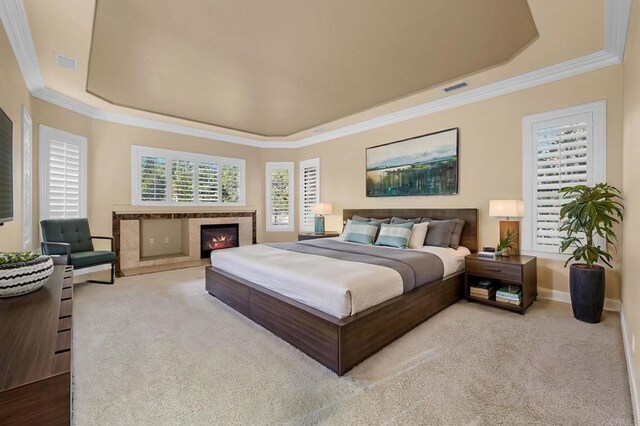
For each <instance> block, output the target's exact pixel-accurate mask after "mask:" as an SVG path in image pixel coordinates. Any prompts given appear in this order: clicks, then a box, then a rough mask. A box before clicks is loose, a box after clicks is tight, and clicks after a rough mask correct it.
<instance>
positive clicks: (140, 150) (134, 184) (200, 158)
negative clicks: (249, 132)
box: [131, 145, 246, 207]
mask: <svg viewBox="0 0 640 426" xmlns="http://www.w3.org/2000/svg"><path fill="white" fill-rule="evenodd" d="M142 157H159V158H163V159H165V160H166V161H167V170H166V173H167V200H166V201H144V200H142V194H141V188H140V172H141V170H140V160H141V159H142ZM173 161H192V162H194V163H195V166H196V167H195V168H194V185H193V188H194V201H191V202H178V201H172V196H171V195H172V194H171V191H172V180H171V174H172V168H173ZM199 163H215V164H217V165H218V167H219V170H220V171H222V168H223V166H232V167H238V168H239V169H240V172H239V177H240V179H239V180H240V182H239V183H238V185H239V188H238V190H239V193H240V194H239V200H238V202H223V201H218V202H204V201H198V199H199V197H198V192H197V191H198V180H197V176H198V168H197V165H198V164H199ZM219 182H220V183H219V189H218V192H219V194H220V195H219V197H220V199H221V194H222V179H221V177H219ZM131 204H132V205H134V206H172V207H175V206H185V207H195V206H221V207H222V206H224V207H226V206H229V207H231V206H239V207H244V206H245V205H246V161H245V160H244V159H240V158H229V157H219V156H213V155H206V154H197V153H193V152H184V151H174V150H170V149H162V148H152V147H148V146H141V145H132V146H131Z"/></svg>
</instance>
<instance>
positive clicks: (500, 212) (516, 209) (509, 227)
mask: <svg viewBox="0 0 640 426" xmlns="http://www.w3.org/2000/svg"><path fill="white" fill-rule="evenodd" d="M489 216H491V217H505V218H507V220H501V221H500V239H501V240H502V239H503V238H504V237H505V236H506V235H507V231H514V232H517V233H518V235H517V236H516V238H515V241H514V244H513V247H512V248H511V250H510V252H511V253H512V254H514V255H518V254H520V222H519V221H517V220H510V219H511V218H512V217H522V216H524V202H523V201H522V200H490V201H489Z"/></svg>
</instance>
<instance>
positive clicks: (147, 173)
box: [140, 157, 168, 201]
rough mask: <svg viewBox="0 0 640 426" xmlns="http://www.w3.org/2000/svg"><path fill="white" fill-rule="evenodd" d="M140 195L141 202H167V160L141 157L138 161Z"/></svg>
mask: <svg viewBox="0 0 640 426" xmlns="http://www.w3.org/2000/svg"><path fill="white" fill-rule="evenodd" d="M140 184H141V192H140V195H141V197H142V200H143V201H165V200H167V194H168V189H167V160H165V159H164V158H156V157H142V158H141V160H140Z"/></svg>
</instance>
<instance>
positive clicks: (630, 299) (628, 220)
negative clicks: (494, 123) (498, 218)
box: [622, 2, 640, 382]
mask: <svg viewBox="0 0 640 426" xmlns="http://www.w3.org/2000/svg"><path fill="white" fill-rule="evenodd" d="M623 153H624V154H623V158H624V161H623V165H622V166H623V167H622V168H623V170H624V174H623V181H624V191H623V194H624V204H625V210H626V211H625V222H624V227H623V233H622V241H623V247H624V250H623V265H624V267H623V270H622V283H623V287H622V304H623V307H624V316H625V320H626V323H627V333H628V336H626V337H627V342H628V343H629V344H630V343H631V340H632V336H635V335H636V334H637V335H638V338H640V310H639V309H638V306H640V285H639V284H640V262H638V253H640V232H639V231H638V225H637V222H636V220H637V218H638V217H640V167H639V166H638V160H640V4H638V2H634V3H633V7H632V13H631V20H630V23H629V34H628V37H627V49H626V53H625V61H624V145H623ZM632 362H633V366H634V370H635V373H636V374H638V372H640V350H638V351H636V353H635V354H633V356H632ZM635 380H636V382H637V381H638V380H640V377H637V376H636V377H635Z"/></svg>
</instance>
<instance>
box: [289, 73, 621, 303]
mask: <svg viewBox="0 0 640 426" xmlns="http://www.w3.org/2000/svg"><path fill="white" fill-rule="evenodd" d="M601 99H606V100H607V116H608V117H607V118H608V119H607V175H608V176H607V179H608V181H609V182H610V183H611V184H613V185H616V186H618V187H621V186H622V171H621V168H620V165H621V164H622V66H615V67H609V68H606V69H603V70H600V71H595V72H592V73H588V74H583V75H580V76H577V77H573V78H570V79H565V80H562V81H558V82H554V83H550V84H546V85H543V86H538V87H534V88H531V89H528V90H523V91H520V92H516V93H512V94H509V95H504V96H500V97H497V98H493V99H489V100H486V101H483V102H478V103H474V104H471V105H466V106H463V107H459V108H455V109H451V110H447V111H443V112H439V113H435V114H431V115H428V116H424V117H420V118H416V119H413V120H410V121H405V122H402V123H398V124H395V125H391V126H387V127H383V128H380V129H375V130H371V131H368V132H364V133H359V134H356V135H352V136H348V137H344V138H341V139H336V140H333V141H330V142H325V143H322V144H318V145H312V146H310V147H307V148H303V149H301V150H300V151H299V153H298V157H299V159H301V160H303V159H307V158H314V157H320V168H321V196H322V201H323V202H332V203H334V212H335V213H336V214H334V215H333V216H330V217H328V218H327V229H329V230H339V229H341V214H342V209H344V208H360V207H362V208H380V207H394V208H398V207H416V208H420V207H477V208H478V209H479V216H480V217H479V220H480V229H479V231H480V236H479V238H480V244H481V245H494V246H495V244H496V243H497V241H496V240H497V236H498V221H497V220H496V219H495V218H491V217H489V216H488V209H489V200H490V199H492V198H496V199H499V198H520V199H521V198H522V118H523V117H524V116H526V115H530V114H535V113H539V112H544V111H549V110H554V109H558V108H564V107H569V106H573V105H578V104H583V103H587V102H592V101H596V100H601ZM451 127H459V128H460V157H459V158H460V177H459V194H458V195H452V196H431V197H394V198H367V197H365V172H364V171H365V148H367V147H370V146H375V145H379V144H383V143H387V142H392V141H395V140H400V139H404V138H409V137H412V136H417V135H421V134H425V133H430V132H434V131H438V130H442V129H448V128H451ZM618 257H619V256H618ZM562 263H563V262H560V261H557V260H556V261H553V260H544V259H541V260H540V262H539V268H538V269H539V281H538V285H539V286H541V287H545V288H549V289H553V290H560V291H568V273H567V270H566V269H564V268H563V266H562ZM607 279H608V281H607V297H609V298H613V299H619V297H620V267H619V266H616V268H615V269H614V270H613V271H609V272H608V277H607Z"/></svg>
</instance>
